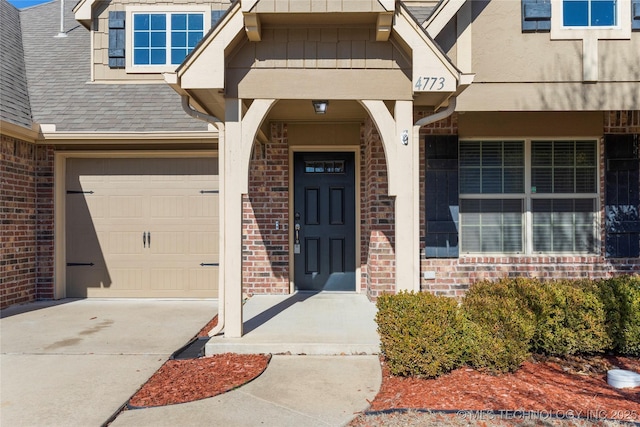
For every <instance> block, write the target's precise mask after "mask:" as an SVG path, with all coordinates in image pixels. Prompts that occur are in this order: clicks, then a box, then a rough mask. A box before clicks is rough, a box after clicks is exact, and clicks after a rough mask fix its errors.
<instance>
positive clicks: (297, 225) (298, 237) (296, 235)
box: [294, 224, 300, 245]
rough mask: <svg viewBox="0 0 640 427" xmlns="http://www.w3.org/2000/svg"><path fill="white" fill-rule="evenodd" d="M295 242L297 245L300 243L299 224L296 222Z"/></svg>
mask: <svg viewBox="0 0 640 427" xmlns="http://www.w3.org/2000/svg"><path fill="white" fill-rule="evenodd" d="M294 240H295V242H294V243H295V244H296V245H299V244H300V224H296V233H295V238H294Z"/></svg>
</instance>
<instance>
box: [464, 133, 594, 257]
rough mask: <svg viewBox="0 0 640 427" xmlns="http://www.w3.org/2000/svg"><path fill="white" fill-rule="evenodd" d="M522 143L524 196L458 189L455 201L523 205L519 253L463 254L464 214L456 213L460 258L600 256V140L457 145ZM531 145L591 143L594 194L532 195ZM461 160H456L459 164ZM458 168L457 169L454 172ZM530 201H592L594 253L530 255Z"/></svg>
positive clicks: (552, 139) (510, 139)
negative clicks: (516, 202) (508, 201)
mask: <svg viewBox="0 0 640 427" xmlns="http://www.w3.org/2000/svg"><path fill="white" fill-rule="evenodd" d="M505 140H508V141H523V142H524V192H523V193H519V194H513V193H500V194H498V193H493V194H481V193H480V194H463V193H462V191H461V189H458V197H459V199H460V200H461V201H462V200H463V199H470V200H478V199H484V200H487V199H494V200H495V199H516V200H522V201H523V209H524V211H523V220H522V228H523V230H522V235H523V236H522V238H523V252H514V253H501V252H463V246H464V233H463V232H462V230H463V228H464V227H463V225H464V213H462V210H460V228H459V230H460V232H459V236H458V242H459V245H460V256H461V257H464V256H593V255H598V254H600V252H601V246H602V241H601V240H602V239H601V224H600V222H601V220H600V217H601V215H600V214H599V213H600V211H601V208H602V204H601V198H600V191H601V190H600V187H601V185H600V169H601V167H600V163H601V162H600V156H601V149H600V144H599V141H600V137H597V136H587V137H585V136H578V137H561V138H550V137H541V138H538V137H508V138H461V139H460V142H463V141H465V142H474V141H476V142H485V141H486V142H491V141H505ZM532 141H593V143H594V144H595V147H596V171H595V174H596V177H595V179H596V182H595V185H596V188H595V193H538V192H532V191H531V190H532V185H531V184H532V178H531V175H532V174H531V157H532V153H531V145H532ZM461 160H462V159H461V157H459V158H458V161H459V162H460V161H461ZM459 170H460V168H458V171H459ZM533 199H589V200H595V215H594V224H593V233H594V234H593V236H594V238H595V240H596V242H595V245H594V252H534V251H533V212H532V205H533V203H532V200H533Z"/></svg>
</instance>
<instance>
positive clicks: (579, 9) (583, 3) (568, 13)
mask: <svg viewBox="0 0 640 427" xmlns="http://www.w3.org/2000/svg"><path fill="white" fill-rule="evenodd" d="M617 3H618V2H617V0H563V1H562V21H563V22H562V24H563V26H565V27H613V26H615V25H617V19H616V18H617Z"/></svg>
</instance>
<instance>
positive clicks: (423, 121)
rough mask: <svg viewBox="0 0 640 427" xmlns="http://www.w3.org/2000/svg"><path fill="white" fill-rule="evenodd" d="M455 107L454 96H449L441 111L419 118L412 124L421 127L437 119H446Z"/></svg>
mask: <svg viewBox="0 0 640 427" xmlns="http://www.w3.org/2000/svg"><path fill="white" fill-rule="evenodd" d="M455 109H456V97H455V96H452V97H451V98H449V106H448V107H447V108H445V109H444V110H442V111H438V112H437V113H435V114H431V115H430V116H427V117H423V118H421V119H420V120H418V121H417V122H416V123H415V124H414V126H419V127H422V126H426V125H430V124H431V123H435V122H437V121H439V120H442V119H446V118H447V117H449V116H450V115H452V114H453V112H454V111H455Z"/></svg>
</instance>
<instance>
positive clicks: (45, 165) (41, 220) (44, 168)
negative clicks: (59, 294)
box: [36, 145, 54, 300]
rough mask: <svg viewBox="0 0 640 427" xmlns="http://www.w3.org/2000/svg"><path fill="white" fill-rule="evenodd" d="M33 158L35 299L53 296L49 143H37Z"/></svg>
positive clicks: (51, 176)
mask: <svg viewBox="0 0 640 427" xmlns="http://www.w3.org/2000/svg"><path fill="white" fill-rule="evenodd" d="M36 162H37V163H36V167H37V169H36V193H37V194H36V197H37V199H36V201H37V203H36V218H37V226H36V238H37V248H38V254H37V277H36V299H38V300H42V299H53V298H54V289H53V287H54V271H53V266H54V252H53V251H54V247H53V243H54V242H53V234H54V224H53V165H54V149H53V146H50V145H48V146H38V149H37V151H36Z"/></svg>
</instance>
